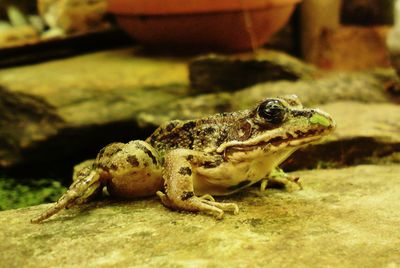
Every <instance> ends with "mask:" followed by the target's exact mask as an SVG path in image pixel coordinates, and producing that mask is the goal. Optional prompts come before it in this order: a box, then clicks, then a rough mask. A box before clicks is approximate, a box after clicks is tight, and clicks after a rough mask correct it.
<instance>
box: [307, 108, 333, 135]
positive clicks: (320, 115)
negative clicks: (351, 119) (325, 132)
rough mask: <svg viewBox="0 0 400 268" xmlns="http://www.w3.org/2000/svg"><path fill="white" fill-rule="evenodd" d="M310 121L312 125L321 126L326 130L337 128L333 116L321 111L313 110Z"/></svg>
mask: <svg viewBox="0 0 400 268" xmlns="http://www.w3.org/2000/svg"><path fill="white" fill-rule="evenodd" d="M309 120H310V123H311V124H317V125H321V126H323V127H324V128H329V129H332V130H333V129H335V128H336V122H335V120H333V118H332V116H331V115H330V114H328V113H326V112H324V111H322V110H319V109H313V110H312V115H311V117H310V119H309Z"/></svg>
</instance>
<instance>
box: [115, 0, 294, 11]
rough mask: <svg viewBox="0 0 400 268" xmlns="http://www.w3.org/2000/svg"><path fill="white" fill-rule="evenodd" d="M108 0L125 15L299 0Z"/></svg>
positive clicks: (276, 4)
mask: <svg viewBox="0 0 400 268" xmlns="http://www.w3.org/2000/svg"><path fill="white" fill-rule="evenodd" d="M199 1H200V0H168V1H167V0H108V10H109V11H111V12H112V13H115V14H126V15H128V14H129V15H172V14H188V13H189V14H193V13H217V12H227V11H228V12H229V11H238V10H249V9H250V10H254V9H269V8H276V7H281V6H287V5H294V4H297V3H299V2H301V0H201V5H199Z"/></svg>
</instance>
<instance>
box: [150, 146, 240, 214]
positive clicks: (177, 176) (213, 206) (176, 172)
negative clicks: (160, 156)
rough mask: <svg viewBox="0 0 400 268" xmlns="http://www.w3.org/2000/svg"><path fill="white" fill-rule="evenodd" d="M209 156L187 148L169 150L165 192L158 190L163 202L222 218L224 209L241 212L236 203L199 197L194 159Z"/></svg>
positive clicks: (172, 206)
mask: <svg viewBox="0 0 400 268" xmlns="http://www.w3.org/2000/svg"><path fill="white" fill-rule="evenodd" d="M196 157H201V158H202V159H204V157H207V156H206V155H205V154H202V153H198V152H195V151H191V150H187V149H176V150H173V151H171V152H169V153H168V154H167V155H166V158H165V164H164V171H163V179H164V187H165V193H162V192H160V191H159V192H157V195H158V196H159V197H160V198H161V201H162V202H163V204H164V205H165V206H166V207H168V208H171V209H177V210H185V211H193V212H197V211H201V212H207V213H211V214H214V215H215V216H216V217H217V218H222V216H223V214H224V211H232V212H233V213H234V214H237V213H238V212H239V208H238V206H237V205H236V204H234V203H219V202H215V201H213V198H212V197H211V198H210V195H205V196H203V197H198V196H196V195H195V190H194V187H193V180H194V176H196V174H195V172H194V171H193V162H192V161H194V160H193V159H195V158H196Z"/></svg>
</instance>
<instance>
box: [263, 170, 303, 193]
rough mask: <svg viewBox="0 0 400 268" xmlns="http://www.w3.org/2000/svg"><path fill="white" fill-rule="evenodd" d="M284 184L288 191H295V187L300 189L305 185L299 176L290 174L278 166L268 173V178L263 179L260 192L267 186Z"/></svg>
mask: <svg viewBox="0 0 400 268" xmlns="http://www.w3.org/2000/svg"><path fill="white" fill-rule="evenodd" d="M274 185H284V186H285V188H286V189H287V190H288V191H293V190H294V188H295V187H297V188H299V189H300V190H301V189H303V186H302V184H301V182H300V180H299V177H297V176H290V175H288V174H286V173H285V172H284V171H283V170H282V169H281V168H279V167H276V168H275V169H274V170H272V172H271V173H269V174H268V176H267V177H266V178H264V179H263V180H261V184H260V192H261V193H264V192H265V190H266V188H267V186H274Z"/></svg>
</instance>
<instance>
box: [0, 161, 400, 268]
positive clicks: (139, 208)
mask: <svg viewBox="0 0 400 268" xmlns="http://www.w3.org/2000/svg"><path fill="white" fill-rule="evenodd" d="M296 174H297V175H299V176H301V178H302V180H303V185H304V189H303V190H301V191H295V192H285V191H283V190H277V189H271V190H268V191H267V193H266V195H264V196H259V194H258V191H257V189H256V188H252V189H250V190H247V191H244V192H242V193H241V194H238V195H234V196H232V197H229V198H223V201H227V202H228V201H234V202H237V203H238V204H239V206H240V209H241V212H240V213H239V215H237V216H234V215H229V214H228V215H226V216H225V218H224V219H223V220H221V221H218V220H215V219H214V218H212V217H209V216H206V215H196V214H190V213H177V212H171V211H169V210H167V209H166V208H164V207H163V206H162V205H161V204H160V202H158V200H156V198H151V199H145V200H138V201H131V202H122V201H102V202H94V203H91V204H88V205H86V206H83V207H81V208H80V209H77V208H73V209H70V210H68V211H64V212H62V213H61V214H59V215H58V216H56V217H54V218H53V219H51V220H49V221H47V222H46V223H44V224H40V225H34V224H31V223H29V219H30V218H32V217H33V216H34V215H37V214H38V213H40V212H41V211H42V210H43V209H45V208H46V207H48V206H49V205H41V206H37V207H30V208H24V209H18V210H10V211H4V212H0V229H1V230H2V231H1V233H0V240H1V241H2V242H1V243H0V260H1V263H2V267H6V268H8V267H111V266H112V267H116V266H118V267H143V266H145V267H188V266H190V267H222V266H223V267H266V266H268V267H292V266H296V267H321V266H325V267H338V266H340V267H398V266H399V265H400V239H399V237H400V231H399V230H400V229H399V228H398V223H399V222H400V186H399V183H398V179H399V174H400V165H392V166H373V165H365V166H357V167H352V168H346V169H339V170H334V169H332V170H313V171H303V172H297V173H296Z"/></svg>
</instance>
